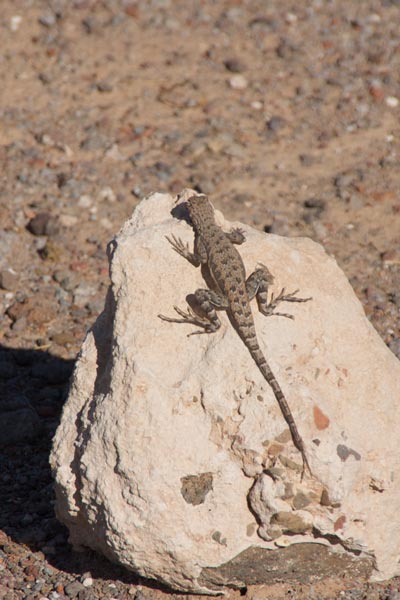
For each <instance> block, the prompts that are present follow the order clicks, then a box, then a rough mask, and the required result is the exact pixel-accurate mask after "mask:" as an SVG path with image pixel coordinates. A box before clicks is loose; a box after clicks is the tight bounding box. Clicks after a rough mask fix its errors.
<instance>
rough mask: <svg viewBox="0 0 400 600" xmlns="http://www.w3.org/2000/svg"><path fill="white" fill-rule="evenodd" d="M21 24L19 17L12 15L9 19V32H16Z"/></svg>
mask: <svg viewBox="0 0 400 600" xmlns="http://www.w3.org/2000/svg"><path fill="white" fill-rule="evenodd" d="M21 23H22V17H21V16H20V15H14V16H13V17H11V19H10V29H11V31H14V32H15V31H18V29H19V26H20V25H21Z"/></svg>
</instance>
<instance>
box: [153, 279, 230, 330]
mask: <svg viewBox="0 0 400 600" xmlns="http://www.w3.org/2000/svg"><path fill="white" fill-rule="evenodd" d="M194 298H195V308H191V307H190V306H188V308H187V311H186V312H185V311H183V310H182V309H180V308H178V307H177V306H174V310H175V312H177V313H178V315H179V316H180V317H182V318H181V319H176V318H173V317H166V316H165V315H158V316H159V318H160V319H162V320H163V321H168V322H169V323H190V324H192V325H197V326H198V327H202V329H200V330H197V331H192V332H191V333H189V334H188V336H189V335H195V334H200V333H214V332H215V331H217V330H218V329H219V328H220V327H221V321H220V320H219V318H218V315H217V311H216V309H218V310H226V309H227V308H228V302H227V300H226V299H225V298H224V297H223V296H222V295H221V294H218V293H217V292H214V291H213V290H207V289H198V290H196V291H195V293H194Z"/></svg>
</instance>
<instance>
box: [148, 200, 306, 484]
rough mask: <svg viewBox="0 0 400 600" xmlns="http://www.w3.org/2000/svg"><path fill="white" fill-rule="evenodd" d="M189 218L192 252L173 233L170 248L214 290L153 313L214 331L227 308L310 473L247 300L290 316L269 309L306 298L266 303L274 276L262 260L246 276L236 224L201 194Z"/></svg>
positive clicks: (191, 205) (266, 312) (188, 204)
mask: <svg viewBox="0 0 400 600" xmlns="http://www.w3.org/2000/svg"><path fill="white" fill-rule="evenodd" d="M186 207H187V210H188V213H189V219H190V223H191V225H192V227H193V230H194V235H195V238H194V252H191V251H190V249H189V245H188V244H184V243H183V242H182V240H181V239H180V238H176V237H175V236H174V235H173V234H172V236H171V237H168V236H166V238H167V240H168V242H169V243H170V244H171V246H172V248H173V249H174V250H175V251H176V252H177V253H178V254H180V255H181V256H183V257H184V258H185V259H187V260H188V261H189V262H190V263H191V264H192V265H193V266H195V267H199V266H200V265H202V266H205V267H207V270H208V273H209V274H210V275H211V279H212V282H213V284H214V285H213V286H212V287H213V288H214V289H197V290H196V291H195V293H194V298H195V304H196V308H195V309H194V310H193V309H192V308H191V307H190V306H188V308H187V311H186V312H185V311H183V310H182V309H180V308H178V307H177V306H174V310H175V312H176V313H177V314H178V315H179V316H180V317H181V318H174V317H167V316H165V315H162V314H159V315H158V316H159V318H160V319H162V320H164V321H168V322H170V323H190V324H192V325H196V326H198V327H201V329H200V330H196V331H193V332H192V333H189V334H188V335H194V334H200V333H214V332H215V331H217V330H218V329H219V328H220V326H221V321H220V319H219V317H218V315H217V312H216V311H217V310H225V311H227V313H228V315H229V317H230V320H231V322H232V324H233V326H234V328H235V329H236V331H237V333H238V334H239V336H240V338H241V339H242V341H243V342H244V344H245V346H246V347H247V349H248V350H249V352H250V354H251V356H252V358H253V360H254V362H255V364H256V365H257V367H258V369H259V370H260V371H261V374H262V375H263V377H264V379H265V380H266V381H267V383H268V384H269V386H270V387H271V389H272V391H273V393H274V396H275V398H276V400H277V402H278V404H279V407H280V409H281V412H282V415H283V417H284V419H285V421H286V423H287V425H288V426H289V430H290V433H291V436H292V440H293V443H294V445H295V447H296V448H297V450H298V451H299V452H300V453H301V457H302V461H303V469H302V478H303V475H304V472H305V469H307V470H308V471H309V473H310V475H312V472H311V469H310V465H309V463H308V459H307V455H306V451H305V445H304V442H303V439H302V437H301V435H300V433H299V431H298V429H297V426H296V423H295V420H294V418H293V415H292V412H291V410H290V407H289V404H288V402H287V400H286V398H285V395H284V393H283V391H282V389H281V387H280V385H279V383H278V381H277V380H276V378H275V375H274V374H273V372H272V370H271V368H270V366H269V365H268V363H267V360H266V358H265V356H264V354H263V352H262V350H261V348H260V345H259V342H258V339H257V334H256V329H255V323H254V318H253V315H252V312H251V306H250V302H251V300H252V299H253V298H254V297H256V299H257V302H258V307H259V310H260V312H261V313H262V314H263V315H265V316H269V315H272V314H273V315H278V316H282V317H287V318H290V319H293V318H294V317H293V315H290V314H287V313H279V312H275V308H276V307H277V305H278V304H279V303H280V302H308V301H309V300H311V299H312V298H299V297H297V295H296V294H297V293H298V292H299V290H295V291H294V292H292V293H289V294H286V293H285V288H283V289H282V291H281V292H280V294H279V295H278V296H276V297H274V295H272V296H271V298H270V301H269V302H268V288H269V286H270V285H271V284H272V283H273V281H274V277H273V275H272V274H271V273H270V271H269V270H268V268H267V267H266V266H265V265H262V264H259V265H257V268H256V270H255V271H254V272H253V273H251V275H250V276H249V277H248V278H247V279H246V271H245V266H244V263H243V260H242V257H241V256H240V254H239V252H238V251H237V249H236V248H235V246H234V244H242V243H243V242H244V241H245V239H246V238H245V235H244V232H243V230H242V229H239V228H235V229H231V231H230V232H228V233H226V232H224V231H223V230H222V228H221V227H219V226H218V225H217V224H216V222H215V217H214V209H213V207H212V205H211V203H210V202H209V200H208V197H207V196H206V195H205V194H198V195H193V196H190V197H189V198H188V199H187V201H186Z"/></svg>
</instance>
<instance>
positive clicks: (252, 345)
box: [246, 336, 308, 466]
mask: <svg viewBox="0 0 400 600" xmlns="http://www.w3.org/2000/svg"><path fill="white" fill-rule="evenodd" d="M246 345H247V347H248V349H249V352H250V354H251V356H252V358H253V360H254V362H255V363H256V365H257V367H258V368H259V370H260V371H261V374H262V375H263V377H264V379H265V380H266V382H267V383H268V384H269V385H270V386H271V388H272V391H273V392H274V396H275V398H276V400H277V402H278V404H279V408H280V409H281V412H282V415H283V418H284V419H285V421H286V423H287V424H288V427H289V430H290V433H291V435H292V439H293V443H294V445H295V446H296V448H297V450H298V451H299V452H301V455H302V457H303V461H305V463H306V465H307V466H308V462H307V459H306V456H305V447H304V442H303V439H302V437H301V435H300V433H299V431H298V429H297V426H296V423H295V420H294V418H293V415H292V412H291V410H290V407H289V404H288V403H287V400H286V398H285V396H284V394H283V391H282V389H281V386H280V385H279V383H278V382H277V380H276V378H275V375H274V374H273V372H272V370H271V367H270V366H269V365H268V363H267V361H266V359H265V356H264V354H263V353H262V351H261V348H260V346H259V344H258V341H257V338H256V337H255V336H254V337H252V338H251V339H248V340H246Z"/></svg>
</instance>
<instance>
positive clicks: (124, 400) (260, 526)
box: [51, 194, 400, 592]
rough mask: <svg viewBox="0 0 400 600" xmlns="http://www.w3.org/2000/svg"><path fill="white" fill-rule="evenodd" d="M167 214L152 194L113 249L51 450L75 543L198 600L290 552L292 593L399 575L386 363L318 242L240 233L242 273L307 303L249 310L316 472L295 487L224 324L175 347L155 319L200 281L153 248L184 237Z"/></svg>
mask: <svg viewBox="0 0 400 600" xmlns="http://www.w3.org/2000/svg"><path fill="white" fill-rule="evenodd" d="M173 206H174V199H173V198H172V197H171V196H169V195H166V194H153V195H152V196H150V197H149V198H147V199H146V200H144V201H143V202H141V204H140V205H139V206H138V207H137V209H136V210H135V213H134V215H133V217H132V218H131V219H130V220H129V221H128V222H127V223H126V224H125V225H124V227H123V228H122V230H121V231H120V233H119V234H118V236H117V237H116V239H115V240H114V241H113V242H112V243H111V244H110V274H111V286H110V289H109V292H108V296H107V300H106V305H105V309H104V311H103V313H102V314H101V315H100V317H99V318H98V320H97V322H96V323H95V325H94V327H93V328H92V330H91V331H90V332H89V333H88V335H87V338H86V340H85V342H84V344H83V346H82V350H81V354H80V357H79V359H78V363H77V366H76V369H75V373H74V376H73V380H72V386H71V390H70V395H69V399H68V402H67V404H66V406H65V409H64V413H63V417H62V420H61V424H60V426H59V429H58V431H57V434H56V437H55V440H54V446H53V451H52V456H51V463H52V468H53V471H54V475H55V478H56V491H57V512H58V516H59V518H60V519H61V520H62V521H63V522H64V523H65V524H66V525H67V526H68V528H69V531H70V538H71V542H72V543H73V544H74V545H76V546H89V547H91V548H94V549H96V550H98V551H100V552H102V553H103V554H105V555H106V556H108V557H109V558H110V559H111V560H114V561H118V562H120V563H122V564H124V565H126V566H127V567H128V568H130V569H133V570H135V571H137V572H139V573H140V574H141V575H143V576H146V577H151V578H155V579H158V580H160V581H163V582H165V583H167V584H169V585H170V586H172V587H174V588H177V589H181V590H187V591H196V592H210V591H211V592H212V591H216V590H218V589H220V587H221V586H223V585H226V584H231V585H239V586H241V585H244V584H246V583H252V582H254V581H257V582H258V583H260V582H262V581H263V580H264V581H271V577H274V576H275V577H285V576H286V575H285V574H287V571H288V553H289V554H290V557H289V560H290V561H291V562H290V564H291V565H292V569H291V576H292V577H293V576H295V577H296V576H297V577H298V579H299V581H306V580H310V579H312V578H315V577H318V576H323V574H324V573H325V572H327V570H329V568H331V569H335V571H338V570H346V569H354V568H355V567H354V562H355V561H356V564H357V567H356V568H358V569H359V570H360V573H361V572H362V573H364V574H370V573H371V570H372V569H373V576H375V577H380V578H386V577H391V576H393V575H395V574H399V573H400V569H399V565H398V562H397V560H398V555H399V552H400V522H399V519H398V515H399V512H400V492H399V483H398V481H399V476H400V459H399V455H398V451H397V448H398V432H399V430H400V385H399V383H400V365H399V362H398V360H397V359H396V358H395V357H394V355H393V354H392V353H391V352H390V351H389V350H388V348H387V347H386V346H385V345H384V344H383V342H382V341H381V339H380V338H379V336H378V335H377V333H376V332H375V330H374V329H373V328H372V326H371V325H370V323H369V322H368V321H367V320H366V318H365V316H364V313H363V310H362V307H361V305H360V303H359V301H358V300H357V299H356V297H355V295H354V293H353V291H352V289H351V287H350V285H349V283H348V282H347V280H346V278H345V276H344V275H343V273H342V272H341V271H340V269H339V268H338V267H337V265H336V263H335V261H334V260H333V259H332V258H330V257H328V256H327V255H326V254H325V252H324V250H323V249H322V248H321V247H320V246H319V245H317V244H315V243H313V242H311V241H310V240H307V239H286V238H281V237H279V236H274V235H265V234H263V233H260V232H258V231H255V230H252V229H250V228H248V227H246V226H242V227H243V229H244V230H245V233H246V236H247V242H246V243H245V244H244V245H243V246H242V247H241V248H240V252H241V255H242V256H243V259H244V262H245V264H246V268H247V270H248V272H250V271H251V270H252V269H253V268H254V266H255V265H256V263H257V262H258V261H260V262H262V263H264V264H266V265H268V267H269V269H270V270H271V272H272V273H273V274H274V275H275V284H274V290H273V291H274V292H275V293H277V292H279V291H280V289H281V288H282V287H283V286H285V287H286V288H287V290H288V291H293V290H294V289H297V288H300V290H301V293H302V294H303V295H304V296H309V295H311V296H313V301H312V302H309V303H307V304H304V305H301V304H300V305H289V306H288V309H287V310H288V312H291V313H292V314H293V315H295V321H291V320H288V319H283V318H280V317H269V318H265V317H263V316H262V315H260V314H258V312H257V308H256V306H254V310H253V312H254V315H255V321H256V329H257V332H258V335H259V340H260V344H261V347H262V348H263V349H264V351H265V353H266V356H267V358H268V359H269V362H270V364H271V367H272V369H273V370H274V372H275V375H276V377H277V379H278V380H279V382H280V383H281V385H282V387H283V389H284V391H285V393H286V395H287V399H288V402H289V404H290V406H291V409H292V412H293V415H294V417H295V420H296V423H297V425H298V428H299V430H300V432H301V435H302V437H303V439H304V441H305V444H306V448H307V453H308V457H309V461H310V464H311V468H312V470H313V473H314V476H315V477H314V478H312V479H311V478H309V477H306V478H305V479H304V480H303V481H301V478H300V471H301V460H300V457H299V453H298V452H297V450H296V449H295V448H294V446H293V444H292V442H291V439H290V435H288V430H287V428H286V426H285V422H284V420H283V418H282V415H281V413H280V411H279V407H278V405H277V403H276V401H275V399H274V397H273V394H272V392H271V390H270V388H269V386H268V385H267V384H266V382H265V381H264V380H263V378H262V376H261V374H260V373H259V371H258V370H257V368H256V367H255V365H254V363H253V362H252V359H251V357H250V355H249V353H248V351H247V349H246V348H245V347H244V346H243V343H242V342H241V340H240V339H239V338H238V336H237V334H236V332H235V330H234V329H233V328H232V326H231V325H230V323H229V321H228V319H227V318H226V317H225V316H224V315H222V320H223V324H222V327H221V329H220V330H219V331H218V332H217V333H216V334H214V335H210V336H207V335H202V336H191V337H187V333H189V332H190V331H191V330H192V329H191V327H190V326H188V325H177V324H171V323H165V322H162V321H160V320H159V319H158V317H157V315H158V313H160V312H162V313H164V314H171V315H172V314H173V309H172V305H173V304H176V305H179V306H180V307H182V308H184V307H185V296H186V295H187V294H189V293H191V292H193V291H194V290H195V289H196V288H197V287H204V282H203V280H202V277H201V273H200V270H199V269H195V268H193V267H192V266H191V265H190V264H189V263H187V262H185V261H184V259H182V258H181V257H180V256H178V255H177V254H176V253H175V252H174V251H173V250H172V248H171V247H170V246H169V244H168V242H167V241H166V240H165V237H164V236H165V235H170V234H171V233H174V234H175V235H177V236H180V237H181V238H182V239H183V240H184V241H187V242H189V244H190V245H191V244H192V241H193V234H192V230H191V228H190V227H189V226H188V225H187V224H186V223H185V222H184V221H179V220H177V219H174V218H172V216H171V214H170V211H171V209H172V208H173ZM217 220H218V223H219V224H221V225H223V226H224V228H227V229H229V228H230V227H231V225H232V224H230V223H225V222H224V219H223V218H222V216H221V215H220V214H218V213H217ZM235 225H236V224H235ZM285 309H286V307H285ZM306 542H312V543H313V544H314V546H313V548H316V549H317V551H315V552H313V551H312V550H311V551H310V547H309V544H307V543H306ZM295 543H296V544H298V546H296V547H295V551H294V552H292V551H291V549H290V548H288V546H291V544H295ZM315 543H318V544H320V545H319V546H315ZM321 544H322V546H321ZM328 546H329V548H327V547H328ZM278 549H280V550H278ZM331 551H334V552H336V553H337V552H341V556H340V557H337V554H334V555H333V554H332V552H331ZM268 552H270V554H269V553H268ZM248 553H253V554H251V557H252V558H251V560H250V559H249V554H248ZM311 555H312V557H311V558H310V556H311ZM332 556H333V559H332ZM269 557H271V558H270V559H269ZM356 557H358V558H357V559H356ZM235 561H236V562H235ZM330 561H331V562H330ZM238 565H240V569H239V567H238ZM246 565H247V566H246ZM255 572H256V573H257V575H256V576H255V575H254V573H255ZM263 573H264V576H263ZM271 573H272V575H271ZM296 574H297V575H296Z"/></svg>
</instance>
